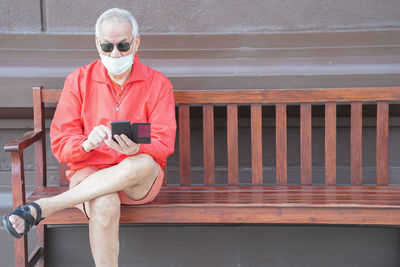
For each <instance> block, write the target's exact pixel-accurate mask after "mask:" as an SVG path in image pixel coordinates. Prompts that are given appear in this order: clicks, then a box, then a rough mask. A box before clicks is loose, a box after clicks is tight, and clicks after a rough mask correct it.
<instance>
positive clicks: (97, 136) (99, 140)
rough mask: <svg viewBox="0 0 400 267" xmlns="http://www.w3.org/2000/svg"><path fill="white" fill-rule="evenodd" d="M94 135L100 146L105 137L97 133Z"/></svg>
mask: <svg viewBox="0 0 400 267" xmlns="http://www.w3.org/2000/svg"><path fill="white" fill-rule="evenodd" d="M93 137H94V139H95V140H96V144H97V146H100V145H102V144H103V141H104V139H103V138H102V137H101V135H99V134H95V135H94V136H93Z"/></svg>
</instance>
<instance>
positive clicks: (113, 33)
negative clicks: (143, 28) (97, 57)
mask: <svg viewBox="0 0 400 267" xmlns="http://www.w3.org/2000/svg"><path fill="white" fill-rule="evenodd" d="M107 43H108V44H114V47H113V50H112V51H111V52H104V51H103V49H102V48H101V46H100V45H101V44H107ZM121 43H129V44H130V48H129V50H128V51H125V52H121V51H119V50H118V48H117V45H118V44H121ZM139 43H140V36H139V34H137V35H136V39H135V40H133V37H132V29H131V24H130V23H129V22H128V21H118V20H116V19H113V18H111V19H106V20H104V21H103V22H102V23H101V25H100V33H99V37H98V38H97V37H96V47H97V50H98V52H99V53H100V54H103V55H106V56H109V57H113V58H119V57H123V56H127V55H130V54H133V56H134V55H135V53H136V52H137V49H138V47H139Z"/></svg>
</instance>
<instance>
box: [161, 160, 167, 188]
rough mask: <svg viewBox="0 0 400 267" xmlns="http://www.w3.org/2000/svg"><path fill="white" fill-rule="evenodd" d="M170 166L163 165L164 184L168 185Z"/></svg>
mask: <svg viewBox="0 0 400 267" xmlns="http://www.w3.org/2000/svg"><path fill="white" fill-rule="evenodd" d="M167 168H168V167H167V164H165V165H164V166H163V167H162V169H163V172H164V179H163V186H167V185H168V180H167V179H168V177H167V176H168V175H167V173H168V169H167Z"/></svg>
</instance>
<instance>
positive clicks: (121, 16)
mask: <svg viewBox="0 0 400 267" xmlns="http://www.w3.org/2000/svg"><path fill="white" fill-rule="evenodd" d="M111 18H116V19H118V20H119V21H128V22H129V23H130V24H131V28H132V37H133V38H135V37H136V34H138V30H139V29H138V24H137V22H136V19H135V17H134V16H133V15H132V13H131V12H129V11H128V10H125V9H120V8H111V9H109V10H106V11H104V13H103V14H101V15H100V17H99V18H98V19H97V22H96V37H97V38H100V26H101V23H102V22H103V21H104V20H106V19H111Z"/></svg>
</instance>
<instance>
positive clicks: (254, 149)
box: [251, 104, 263, 185]
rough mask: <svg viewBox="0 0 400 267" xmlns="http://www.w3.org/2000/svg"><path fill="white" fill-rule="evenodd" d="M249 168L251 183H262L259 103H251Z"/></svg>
mask: <svg viewBox="0 0 400 267" xmlns="http://www.w3.org/2000/svg"><path fill="white" fill-rule="evenodd" d="M251 170H252V184H253V185H260V184H262V183H263V162H262V106H261V105H260V104H252V105H251Z"/></svg>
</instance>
